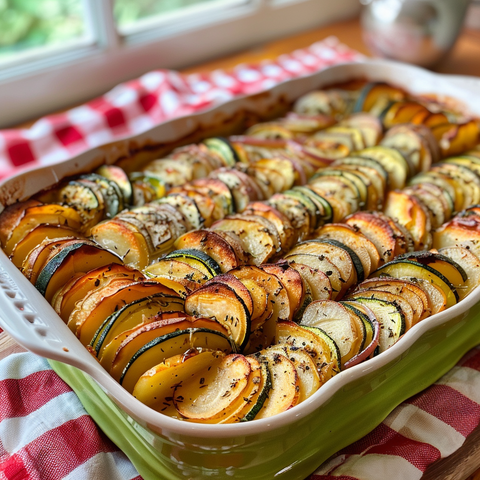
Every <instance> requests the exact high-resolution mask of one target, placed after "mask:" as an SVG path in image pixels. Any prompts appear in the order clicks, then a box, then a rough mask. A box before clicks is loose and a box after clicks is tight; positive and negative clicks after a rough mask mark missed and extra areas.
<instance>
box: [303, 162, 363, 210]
mask: <svg viewBox="0 0 480 480" xmlns="http://www.w3.org/2000/svg"><path fill="white" fill-rule="evenodd" d="M332 176H333V177H335V176H337V177H341V178H342V181H344V182H345V183H347V184H348V186H349V188H350V189H352V190H353V191H354V192H355V193H356V194H357V198H358V208H359V209H360V210H363V209H364V208H365V206H366V205H367V200H368V186H367V185H366V184H365V181H364V178H362V177H361V176H360V175H358V173H357V172H354V171H351V170H349V169H348V167H347V168H345V167H342V166H341V165H339V166H337V167H331V168H324V169H321V170H319V171H318V172H317V173H316V174H315V175H314V176H313V177H312V178H311V179H310V182H309V183H312V184H315V183H320V184H321V183H322V178H323V177H332Z"/></svg>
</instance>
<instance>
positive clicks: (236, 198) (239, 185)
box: [210, 168, 257, 212]
mask: <svg viewBox="0 0 480 480" xmlns="http://www.w3.org/2000/svg"><path fill="white" fill-rule="evenodd" d="M210 178H216V179H218V180H221V181H222V182H223V183H225V185H227V186H228V188H229V189H230V191H231V192H232V197H233V203H234V211H235V212H243V210H245V208H246V207H247V205H248V203H249V202H250V201H252V200H256V198H257V195H256V193H255V191H254V190H253V189H252V187H251V185H250V182H248V181H246V180H245V178H244V174H243V172H240V171H238V170H235V169H227V168H220V169H219V170H214V171H213V172H212V173H211V174H210ZM247 178H249V177H247Z"/></svg>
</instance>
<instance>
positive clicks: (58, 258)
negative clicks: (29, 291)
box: [35, 242, 85, 296]
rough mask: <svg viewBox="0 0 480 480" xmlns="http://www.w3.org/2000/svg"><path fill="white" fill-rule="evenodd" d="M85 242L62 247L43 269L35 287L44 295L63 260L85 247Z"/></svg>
mask: <svg viewBox="0 0 480 480" xmlns="http://www.w3.org/2000/svg"><path fill="white" fill-rule="evenodd" d="M83 245H85V243H83V242H79V243H75V244H73V245H69V246H68V247H65V248H62V250H60V251H59V252H58V253H57V254H56V255H55V256H54V257H53V258H52V259H51V260H50V261H49V262H48V263H47V264H46V265H45V266H44V267H43V269H42V271H41V272H40V275H39V276H38V278H37V281H36V282H35V288H36V289H37V290H38V291H39V292H40V293H41V294H42V295H43V296H45V294H46V293H47V287H48V282H49V281H50V278H52V276H53V274H54V273H55V272H56V271H57V270H58V269H59V268H60V266H61V265H62V263H63V261H64V260H65V259H66V258H67V257H68V256H69V255H70V254H71V253H72V252H74V251H75V250H78V249H79V248H81V247H83Z"/></svg>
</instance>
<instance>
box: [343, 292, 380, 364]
mask: <svg viewBox="0 0 480 480" xmlns="http://www.w3.org/2000/svg"><path fill="white" fill-rule="evenodd" d="M341 303H342V305H344V306H345V307H346V308H347V309H348V310H349V312H350V315H351V316H353V317H355V318H356V319H357V320H359V321H360V322H361V323H362V324H363V333H364V344H363V346H362V349H361V350H360V352H359V353H358V354H357V355H355V356H354V357H353V358H351V359H350V360H349V361H348V362H345V365H344V368H345V369H347V368H350V367H353V366H355V365H358V364H359V363H361V362H363V361H365V360H367V359H368V358H371V357H372V356H373V355H374V353H375V350H376V349H377V347H378V342H379V339H380V325H379V323H378V321H377V318H376V317H375V314H374V313H373V312H372V310H370V309H369V308H368V307H366V306H365V305H362V304H361V303H357V302H354V301H353V302H352V301H346V302H341Z"/></svg>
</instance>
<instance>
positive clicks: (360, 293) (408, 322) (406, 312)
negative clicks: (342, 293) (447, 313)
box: [348, 288, 414, 332]
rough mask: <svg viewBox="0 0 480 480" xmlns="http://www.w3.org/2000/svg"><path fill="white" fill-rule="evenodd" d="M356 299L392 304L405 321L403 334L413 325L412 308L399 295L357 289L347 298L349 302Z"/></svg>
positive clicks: (383, 291)
mask: <svg viewBox="0 0 480 480" xmlns="http://www.w3.org/2000/svg"><path fill="white" fill-rule="evenodd" d="M357 297H363V298H365V297H368V298H373V299H379V300H385V301H387V302H391V303H393V304H394V305H395V306H396V307H397V308H399V309H400V311H401V312H402V314H403V317H404V320H405V332H406V331H408V330H410V328H412V326H413V325H414V313H413V307H412V306H411V305H410V303H409V302H408V300H406V299H405V298H403V297H402V296H401V295H398V294H396V293H391V292H387V291H385V290H377V289H375V288H371V289H368V290H364V289H358V290H356V291H355V292H354V293H352V294H350V295H349V296H348V299H349V300H355V299H356V298H357Z"/></svg>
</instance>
